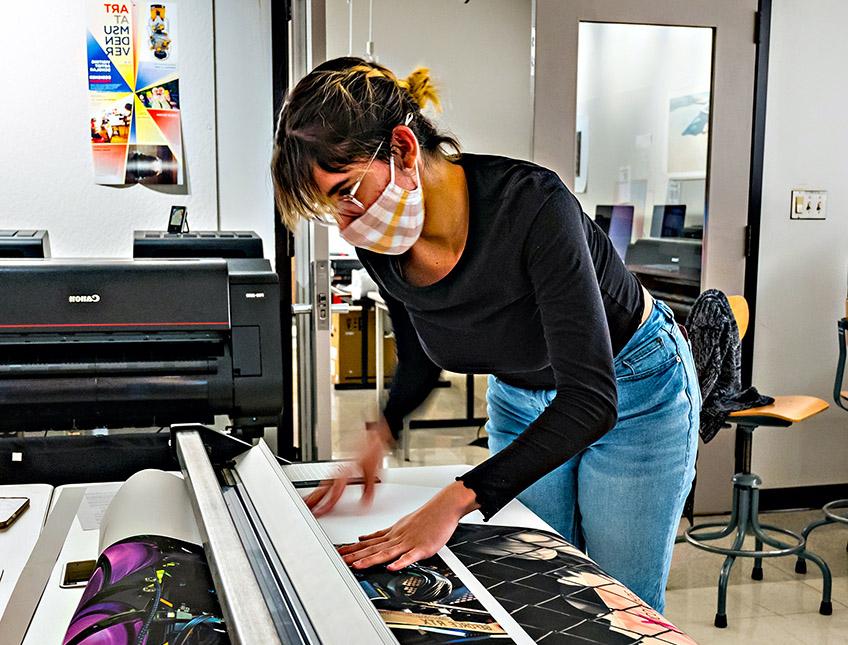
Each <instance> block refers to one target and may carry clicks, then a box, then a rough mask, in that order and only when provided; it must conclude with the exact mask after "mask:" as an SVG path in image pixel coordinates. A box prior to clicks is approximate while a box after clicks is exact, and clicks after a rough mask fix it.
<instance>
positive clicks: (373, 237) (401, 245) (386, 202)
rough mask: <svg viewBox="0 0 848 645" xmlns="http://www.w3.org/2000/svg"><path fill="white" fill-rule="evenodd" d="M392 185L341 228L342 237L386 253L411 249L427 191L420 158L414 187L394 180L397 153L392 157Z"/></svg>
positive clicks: (422, 220)
mask: <svg viewBox="0 0 848 645" xmlns="http://www.w3.org/2000/svg"><path fill="white" fill-rule="evenodd" d="M389 171H390V173H391V174H390V176H389V185H388V186H386V189H385V190H384V191H383V192H382V193H381V194H380V196H379V197H378V198H377V201H375V202H374V203H373V204H372V205H371V206H369V207H368V209H366V211H365V212H364V213H363V214H362V215H360V216H359V217H357V218H356V219H355V220H353V221H352V222H351V223H350V224H349V225H348V226H347V227H345V228H344V230H342V231H340V234H341V236H342V238H343V239H345V240H346V241H348V242H349V243H350V244H353V245H354V246H356V247H359V248H360V249H367V250H369V251H374V252H375V253H383V254H385V255H400V254H402V253H405V252H406V251H408V250H409V249H410V248H411V247H412V245H413V244H415V242H417V241H418V238H419V237H420V235H421V229H422V228H423V227H424V195H423V193H422V191H421V178H420V177H419V175H418V162H417V161H416V163H415V181H416V183H417V184H418V185H417V186H416V187H415V188H413V189H412V190H407V189H405V188H401V187H400V186H398V185H397V184H396V183H395V161H394V157H391V158H390V159H389Z"/></svg>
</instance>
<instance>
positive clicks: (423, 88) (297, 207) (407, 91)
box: [271, 57, 460, 230]
mask: <svg viewBox="0 0 848 645" xmlns="http://www.w3.org/2000/svg"><path fill="white" fill-rule="evenodd" d="M428 102H431V103H433V104H434V106H435V107H436V108H439V107H440V106H439V97H438V95H437V93H436V89H435V87H434V86H433V83H432V81H431V80H430V74H429V70H427V69H425V68H418V69H416V70H415V71H414V72H412V74H410V75H409V76H408V77H407V78H406V79H403V80H400V79H398V78H397V77H396V76H395V75H394V74H393V73H392V72H391V70H389V69H388V68H386V67H383V66H382V65H378V64H377V63H369V62H368V61H365V60H363V59H361V58H354V57H344V58H335V59H333V60H329V61H327V62H326V63H323V64H322V65H319V66H318V67H316V68H315V69H313V70H312V71H311V72H310V73H309V74H307V75H306V76H305V77H304V78H303V79H301V81H300V82H299V83H298V84H297V85H296V86H295V88H294V89H293V90H292V91H291V92H290V93H289V95H288V96H287V98H286V101H285V103H284V104H283V107H282V108H281V109H280V114H279V116H278V117H277V132H276V135H275V136H274V154H273V156H272V158H271V177H272V179H273V181H274V195H275V198H276V202H277V209H278V210H279V211H280V216H281V217H282V219H283V222H284V223H285V224H286V226H288V228H289V229H290V230H294V228H295V226H296V224H297V222H298V220H299V218H301V217H303V218H307V219H310V218H312V217H314V216H315V215H316V214H317V213H320V212H321V211H325V210H326V209H327V208H328V207H329V206H330V205H329V203H328V201H327V198H326V197H325V196H324V195H323V193H322V192H321V191H320V190H319V189H318V186H317V184H316V182H315V179H314V177H313V169H314V167H315V166H317V167H319V168H321V169H323V170H326V171H327V172H342V171H344V170H345V169H346V168H347V167H348V166H350V164H352V163H354V162H355V161H357V160H365V159H368V158H370V157H371V155H373V154H374V151H375V150H377V148H378V147H379V146H380V143H381V142H382V143H384V144H385V143H386V142H388V141H389V139H390V137H391V133H392V130H393V129H394V128H395V126H397V125H400V124H403V123H405V121H406V119H407V116H408V115H412V120H411V121H410V122H409V124H408V125H409V128H410V129H411V130H412V131H413V133H414V134H415V136H416V138H417V139H418V144H419V146H420V148H421V150H422V151H423V154H422V158H423V160H424V161H425V162H426V160H427V156H428V155H435V154H439V155H443V156H446V155H445V152H444V151H443V150H442V146H446V147H449V148H453V150H454V152H455V153H457V154H459V153H460V147H459V142H458V141H457V140H456V139H455V138H454V137H452V136H450V135H447V134H443V133H441V132H439V131H438V130H437V129H436V127H435V126H434V125H433V123H432V122H431V121H430V120H429V119H428V118H427V117H425V116H424V115H423V114H421V109H422V108H423V107H424V106H425V105H426V104H427V103H428ZM390 154H391V150H390V146H388V145H383V146H382V147H381V148H380V153H379V156H378V158H379V159H381V160H383V161H388V160H389V155H390Z"/></svg>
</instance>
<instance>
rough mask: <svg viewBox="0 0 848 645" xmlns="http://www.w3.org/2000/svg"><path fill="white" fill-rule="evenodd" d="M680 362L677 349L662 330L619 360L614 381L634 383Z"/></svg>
mask: <svg viewBox="0 0 848 645" xmlns="http://www.w3.org/2000/svg"><path fill="white" fill-rule="evenodd" d="M679 362H680V356H678V354H677V347H676V345H675V344H674V342H673V340H672V339H671V338H670V337H669V335H668V334H667V333H665V331H664V330H662V331H660V332H659V335H658V336H655V337H654V338H652V339H651V340H649V341H647V342H645V343H643V344H642V345H639V346H638V347H634V348H633V349H632V350H631V351H629V352H627V354H625V355H624V356H622V357H620V358H619V361H618V363H619V366H618V367H617V369H616V374H615V376H616V379H617V380H619V381H634V380H638V379H643V378H647V377H649V376H653V375H655V374H659V373H660V372H663V371H665V370H667V369H669V368H670V367H671V366H673V365H675V364H677V363H679Z"/></svg>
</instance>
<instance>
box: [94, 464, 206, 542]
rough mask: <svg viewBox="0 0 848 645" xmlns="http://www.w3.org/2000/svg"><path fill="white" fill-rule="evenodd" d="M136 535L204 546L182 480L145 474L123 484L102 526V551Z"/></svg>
mask: <svg viewBox="0 0 848 645" xmlns="http://www.w3.org/2000/svg"><path fill="white" fill-rule="evenodd" d="M137 535H162V536H166V537H171V538H176V539H178V540H183V541H185V542H191V543H193V544H201V543H202V541H201V538H200V532H199V531H198V529H197V523H196V522H195V520H194V513H193V512H192V508H191V500H190V498H189V495H188V490H187V489H186V485H185V481H183V479H182V477H179V476H177V475H174V474H172V473H166V472H164V471H162V470H142V471H139V472H137V473H136V474H135V475H133V476H132V477H130V478H129V479H128V480H127V481H126V482H124V484H123V485H122V486H121V488H120V490H118V492H117V493H116V494H115V497H114V498H113V499H112V503H111V504H109V508H107V509H106V512H105V513H104V515H103V519H102V520H101V522H100V551H101V552H102V551H103V549H105V548H106V547H108V546H110V545H112V544H114V543H115V542H119V541H120V540H125V539H127V538H130V537H135V536H137Z"/></svg>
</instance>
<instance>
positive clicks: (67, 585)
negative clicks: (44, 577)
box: [59, 560, 97, 589]
mask: <svg viewBox="0 0 848 645" xmlns="http://www.w3.org/2000/svg"><path fill="white" fill-rule="evenodd" d="M96 568H97V561H96V560H76V561H73V562H68V563H67V564H66V565H65V575H64V576H62V582H60V583H59V586H60V587H62V588H63V589H73V588H74V587H84V586H85V585H86V584H88V580H89V578H91V574H92V573H94V569H96Z"/></svg>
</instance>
